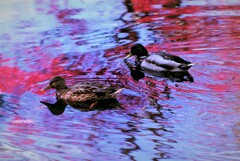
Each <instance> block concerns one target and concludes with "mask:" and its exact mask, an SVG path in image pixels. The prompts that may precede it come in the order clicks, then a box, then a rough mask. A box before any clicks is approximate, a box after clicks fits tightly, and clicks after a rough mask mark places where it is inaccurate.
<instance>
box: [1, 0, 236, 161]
mask: <svg viewBox="0 0 240 161" xmlns="http://www.w3.org/2000/svg"><path fill="white" fill-rule="evenodd" d="M0 4H1V5H0V8H1V11H0V12H1V14H0V17H1V18H0V19H1V20H0V23H1V30H0V47H1V49H0V60H1V64H0V73H1V75H0V91H1V93H0V107H1V108H0V121H1V124H2V126H1V131H2V132H1V134H0V140H1V141H0V148H1V153H0V158H1V159H2V160H26V159H30V160H113V159H114V160H159V159H163V158H169V159H174V160H181V159H182V160H239V157H240V150H239V149H240V147H239V143H240V139H239V134H240V131H239V124H240V122H239V113H240V111H239V105H238V102H239V99H240V92H239V91H240V90H239V89H240V83H239V82H240V77H239V74H240V72H239V71H240V70H239V69H240V67H239V52H240V48H239V43H240V41H239V35H240V18H239V15H240V12H239V11H240V3H239V2H238V1H237V0H235V1H234V0H232V1H231V2H230V1H225V0H215V1H208V0H202V1H190V0H184V1H180V0H171V1H165V0H157V1H154V2H152V1H140V0H138V1H137V0H124V1H119V2H112V1H98V0H96V1H87V0H84V1H70V0H69V1H68V0H66V1H51V2H47V1H42V0H36V1H27V0H26V1H24V2H18V1H2V2H0ZM135 42H138V43H142V44H144V45H145V46H146V47H147V49H148V50H149V51H150V52H159V51H161V50H165V51H168V52H170V53H173V54H176V55H179V56H182V57H184V58H185V59H188V60H191V61H193V62H194V63H195V64H196V65H195V66H194V67H192V68H191V70H190V71H189V73H190V75H191V76H192V77H193V78H194V82H192V83H190V82H188V81H185V82H179V81H176V80H175V81H174V80H173V79H171V80H169V79H167V80H166V79H165V78H152V77H151V76H149V75H146V76H145V77H144V78H143V79H140V80H139V81H138V82H136V81H134V80H133V78H132V77H131V76H130V71H129V69H128V68H126V65H125V64H124V63H123V61H122V58H123V57H124V56H125V54H126V53H127V52H128V51H129V49H130V47H131V45H132V44H133V43H135ZM55 75H62V76H64V77H65V78H66V80H67V83H68V84H70V85H71V84H74V83H76V82H78V81H84V80H87V79H88V78H90V79H93V78H94V79H95V78H99V79H101V80H107V81H108V82H111V83H112V85H113V86H117V85H124V86H125V87H126V88H127V89H126V90H125V91H124V92H123V94H122V95H120V96H119V98H118V100H119V102H120V103H121V105H122V107H123V109H114V110H104V111H98V110H95V111H90V112H82V111H79V110H76V109H73V108H71V107H69V106H67V107H66V109H65V111H64V113H63V114H62V115H58V116H55V115H52V114H51V113H50V111H49V110H48V108H47V107H46V106H44V105H43V104H41V103H40V101H41V100H42V99H54V91H51V92H49V93H42V92H40V89H41V88H42V87H43V86H45V85H46V84H47V81H48V80H49V79H50V78H51V77H52V76H55Z"/></svg>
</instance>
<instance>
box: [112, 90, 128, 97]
mask: <svg viewBox="0 0 240 161" xmlns="http://www.w3.org/2000/svg"><path fill="white" fill-rule="evenodd" d="M124 89H125V88H120V89H118V90H117V91H115V92H114V93H112V94H111V96H112V98H116V97H117V96H118V95H119V94H120V93H121V92H122V91H123V90H124Z"/></svg>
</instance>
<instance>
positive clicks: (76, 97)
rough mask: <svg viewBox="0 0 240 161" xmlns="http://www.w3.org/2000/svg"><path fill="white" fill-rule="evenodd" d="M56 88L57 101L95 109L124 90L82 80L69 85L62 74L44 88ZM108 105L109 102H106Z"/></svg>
mask: <svg viewBox="0 0 240 161" xmlns="http://www.w3.org/2000/svg"><path fill="white" fill-rule="evenodd" d="M49 88H53V89H56V90H57V91H56V97H57V101H58V102H61V103H62V104H66V105H70V106H72V107H77V108H78V107H81V108H87V109H93V108H95V107H97V106H99V104H100V103H104V102H105V101H109V100H115V99H116V96H117V95H118V94H119V93H120V92H121V91H122V90H123V88H121V89H115V88H113V87H110V86H107V87H105V86H104V85H103V84H97V83H90V82H86V83H84V82H82V83H81V84H76V85H75V86H72V87H67V85H66V82H65V80H64V78H62V77H61V76H55V77H53V78H52V79H51V80H50V82H49V85H48V86H47V87H45V88H44V90H47V89H49ZM106 105H107V104H106Z"/></svg>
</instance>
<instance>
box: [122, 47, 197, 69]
mask: <svg viewBox="0 0 240 161" xmlns="http://www.w3.org/2000/svg"><path fill="white" fill-rule="evenodd" d="M132 56H135V57H136V59H135V64H136V65H137V66H139V67H140V68H141V70H147V71H150V72H151V71H153V72H165V71H167V72H181V71H183V72H184V71H187V70H188V69H190V68H191V67H192V66H193V63H191V62H190V61H187V60H184V59H183V58H181V57H179V56H176V55H172V54H169V53H166V52H160V53H157V54H151V55H149V54H148V51H147V49H146V48H145V47H144V46H143V45H142V44H140V43H137V44H134V45H133V46H132V47H131V51H130V53H129V54H128V55H127V56H126V57H125V58H124V62H126V61H127V59H128V58H130V57H132Z"/></svg>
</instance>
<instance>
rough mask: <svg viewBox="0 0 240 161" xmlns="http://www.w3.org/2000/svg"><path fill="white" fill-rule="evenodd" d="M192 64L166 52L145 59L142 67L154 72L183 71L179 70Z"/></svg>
mask: <svg viewBox="0 0 240 161" xmlns="http://www.w3.org/2000/svg"><path fill="white" fill-rule="evenodd" d="M188 64H190V62H188V61H186V60H184V59H182V58H181V57H179V56H175V55H171V54H168V53H165V52H161V53H159V54H152V55H150V56H148V57H147V58H146V59H144V60H143V61H142V63H141V67H142V68H143V69H147V70H153V71H181V70H182V69H181V68H179V67H181V66H182V65H183V66H185V65H188Z"/></svg>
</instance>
